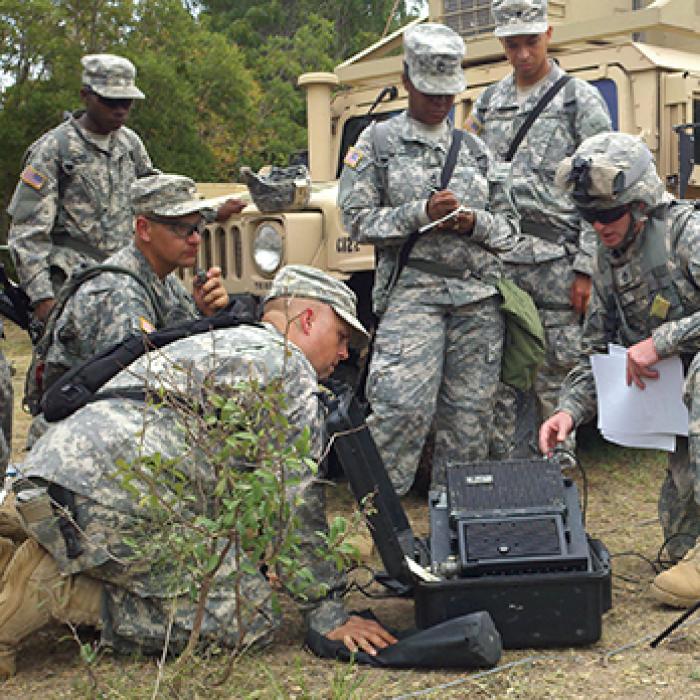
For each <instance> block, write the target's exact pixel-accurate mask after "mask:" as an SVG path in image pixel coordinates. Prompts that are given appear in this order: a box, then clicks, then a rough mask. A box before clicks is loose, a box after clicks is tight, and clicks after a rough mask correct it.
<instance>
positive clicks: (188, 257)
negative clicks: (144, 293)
mask: <svg viewBox="0 0 700 700" xmlns="http://www.w3.org/2000/svg"><path fill="white" fill-rule="evenodd" d="M201 220H202V217H201V216H200V214H197V213H194V214H188V215H187V216H179V217H173V218H171V219H168V218H160V217H158V220H157V221H153V220H152V219H150V218H148V217H146V216H139V217H138V218H137V221H136V231H137V234H138V236H139V238H140V239H141V241H142V245H141V246H140V248H141V249H142V250H143V253H144V255H145V256H146V257H147V258H148V261H149V262H150V263H151V266H152V267H153V269H154V270H155V272H156V274H157V275H158V276H159V277H161V278H162V277H164V276H165V275H167V274H170V273H171V272H172V271H173V270H174V269H175V268H177V267H194V265H195V263H196V262H197V250H198V249H199V244H200V243H201V241H202V236H201V234H200V233H199V231H198V230H197V229H196V228H193V227H194V226H196V225H197V224H199V223H200V222H201ZM188 230H189V232H188ZM185 234H187V235H185Z"/></svg>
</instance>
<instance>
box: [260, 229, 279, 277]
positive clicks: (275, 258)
mask: <svg viewBox="0 0 700 700" xmlns="http://www.w3.org/2000/svg"><path fill="white" fill-rule="evenodd" d="M283 252H284V242H283V240H282V234H281V233H280V232H279V231H278V230H277V228H276V227H275V226H274V225H273V224H271V223H270V222H267V223H264V224H260V226H258V228H257V230H256V231H255V236H254V237H253V260H255V264H256V265H257V267H258V269H259V270H260V272H263V273H264V274H266V275H271V274H273V273H274V272H276V271H277V268H278V267H279V266H280V263H281V262H282V253H283Z"/></svg>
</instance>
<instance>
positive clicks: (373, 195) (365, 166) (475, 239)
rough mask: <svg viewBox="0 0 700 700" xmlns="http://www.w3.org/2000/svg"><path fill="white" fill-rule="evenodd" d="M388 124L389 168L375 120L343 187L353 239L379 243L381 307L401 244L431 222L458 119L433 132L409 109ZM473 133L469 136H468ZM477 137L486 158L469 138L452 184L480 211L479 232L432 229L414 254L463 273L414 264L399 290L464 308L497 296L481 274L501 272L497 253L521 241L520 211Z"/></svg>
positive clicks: (352, 160) (414, 257)
mask: <svg viewBox="0 0 700 700" xmlns="http://www.w3.org/2000/svg"><path fill="white" fill-rule="evenodd" d="M388 124H389V125H390V126H389V130H388V133H387V142H388V153H387V154H386V158H387V164H386V173H383V172H382V169H383V167H382V166H381V165H380V164H379V162H378V155H377V154H376V153H375V152H374V151H375V149H374V144H373V139H372V127H371V126H370V127H368V128H367V129H365V130H364V131H363V132H362V134H360V137H359V139H358V141H357V144H356V145H355V148H354V151H353V153H352V155H349V156H348V157H346V159H345V167H344V169H343V174H342V176H341V179H340V188H339V193H338V203H339V205H340V207H341V208H342V213H343V224H344V226H345V228H346V229H347V230H348V231H349V233H350V236H351V237H352V239H353V240H356V241H358V242H360V243H372V244H374V246H375V247H376V250H377V258H378V259H377V271H376V281H375V285H374V302H375V308H376V307H377V305H378V304H379V305H380V308H381V305H382V303H383V302H384V301H385V300H383V299H381V297H380V295H381V294H382V293H384V291H385V290H386V289H387V287H388V286H389V280H390V279H391V275H392V272H393V270H394V269H395V264H396V260H397V256H398V253H399V250H400V248H401V245H402V244H403V243H405V242H406V239H407V238H408V236H409V235H410V234H411V233H412V232H413V231H415V230H417V229H418V228H420V227H421V226H423V225H424V224H427V223H429V221H430V220H429V218H428V215H427V213H426V205H427V201H428V198H429V197H430V196H431V195H432V194H433V193H434V192H436V191H437V189H439V183H440V173H441V170H442V167H443V165H444V163H445V159H446V156H447V151H448V149H449V146H450V141H451V131H452V125H451V124H450V123H449V122H448V121H445V122H444V123H443V125H442V129H441V130H439V131H438V132H437V133H436V135H435V136H434V137H433V138H432V139H431V138H428V137H427V136H426V131H425V129H422V128H421V125H419V124H418V123H417V122H416V121H414V120H413V119H412V118H411V117H409V116H408V114H407V113H406V112H403V113H402V114H400V115H398V116H396V117H394V118H392V119H391V120H390V121H389V122H388ZM469 137H470V135H465V141H466V138H469ZM471 138H473V139H475V145H476V149H477V150H478V152H479V156H478V158H475V157H474V155H473V154H472V151H471V150H470V148H469V147H468V145H467V144H466V143H465V142H464V141H463V142H462V145H461V149H460V152H459V154H458V158H457V163H456V166H455V169H454V173H453V175H452V178H451V180H450V182H449V185H448V189H450V190H451V191H452V192H454V194H455V195H456V197H457V199H458V200H459V201H460V202H462V203H463V204H464V205H465V206H467V207H470V208H472V209H473V210H474V212H475V214H476V223H475V224H474V229H473V231H472V233H471V234H468V235H467V234H461V233H458V232H456V231H449V230H446V229H437V228H435V229H432V230H430V231H428V232H426V233H425V234H423V235H422V236H420V237H419V239H418V241H417V242H416V244H415V246H414V248H413V251H412V253H411V256H410V260H419V259H420V260H427V261H430V262H431V263H438V264H440V265H443V266H445V267H447V268H450V269H452V270H456V271H458V272H461V273H462V274H461V277H443V276H439V275H436V274H432V273H428V272H424V271H421V270H417V269H415V268H411V267H408V266H407V267H406V269H405V270H404V271H403V272H402V274H401V277H400V279H399V281H398V283H397V289H399V288H411V289H412V291H413V292H415V294H416V295H417V296H416V301H421V300H423V301H425V302H427V303H436V304H440V303H446V304H452V305H455V306H461V305H464V304H471V303H473V302H476V301H479V300H481V299H485V298H487V297H490V296H493V295H495V294H496V290H495V288H494V287H493V286H491V285H489V284H485V283H483V282H481V281H479V279H478V277H480V276H482V275H483V274H484V273H487V272H494V273H496V274H500V264H499V262H498V260H497V257H496V255H495V253H499V252H502V251H504V250H508V249H510V248H512V247H513V246H514V245H515V242H516V235H517V233H518V217H517V214H516V213H515V210H514V208H513V207H512V204H511V202H510V200H509V198H508V195H507V192H506V191H505V189H504V187H503V183H502V182H499V181H497V179H496V173H495V172H493V171H492V170H491V168H490V166H491V163H492V158H491V155H490V153H489V151H488V149H487V148H486V147H485V146H484V144H483V143H482V142H481V141H480V140H479V139H478V138H476V137H473V136H471ZM384 183H386V190H387V191H386V192H385V191H384V190H385V187H384Z"/></svg>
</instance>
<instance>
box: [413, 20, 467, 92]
mask: <svg viewBox="0 0 700 700" xmlns="http://www.w3.org/2000/svg"><path fill="white" fill-rule="evenodd" d="M403 51H404V61H405V63H406V68H407V70H408V77H409V78H410V80H411V83H413V86H414V87H415V88H416V90H419V91H420V92H422V93H425V94H426V95H456V94H457V93H459V92H462V90H464V89H465V88H466V87H467V83H466V80H465V79H464V70H463V69H462V59H463V58H464V41H463V39H462V37H461V36H460V35H459V34H457V32H455V31H454V30H452V29H450V28H449V27H446V26H445V25H444V24H434V23H431V22H426V23H424V24H418V25H416V26H415V27H411V28H410V29H408V30H407V31H406V33H405V34H404V37H403Z"/></svg>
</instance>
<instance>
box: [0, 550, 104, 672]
mask: <svg viewBox="0 0 700 700" xmlns="http://www.w3.org/2000/svg"><path fill="white" fill-rule="evenodd" d="M101 600H102V584H101V583H100V582H99V581H96V580H95V579H92V578H90V577H89V576H85V575H84V574H79V575H74V576H63V575H61V573H60V572H59V570H58V567H57V566H56V563H55V562H54V560H53V558H52V557H51V555H49V554H48V552H46V550H44V549H43V548H42V547H41V545H39V544H38V543H37V542H35V541H34V540H31V539H28V540H26V541H25V542H24V543H23V544H22V545H20V547H18V548H17V551H16V552H15V555H14V556H13V557H12V560H11V561H10V563H9V564H8V565H7V568H6V569H5V573H4V575H3V578H2V589H1V590H0V679H3V678H8V677H9V676H12V675H14V673H15V655H16V653H17V648H18V647H19V645H20V644H21V642H22V641H23V640H24V639H26V638H27V637H28V636H29V635H30V634H32V633H33V632H36V631H37V630H39V629H41V628H42V627H44V626H45V625H46V624H48V623H49V622H50V621H51V620H57V621H59V622H71V623H73V624H75V625H94V626H97V625H99V622H100V609H101Z"/></svg>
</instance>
